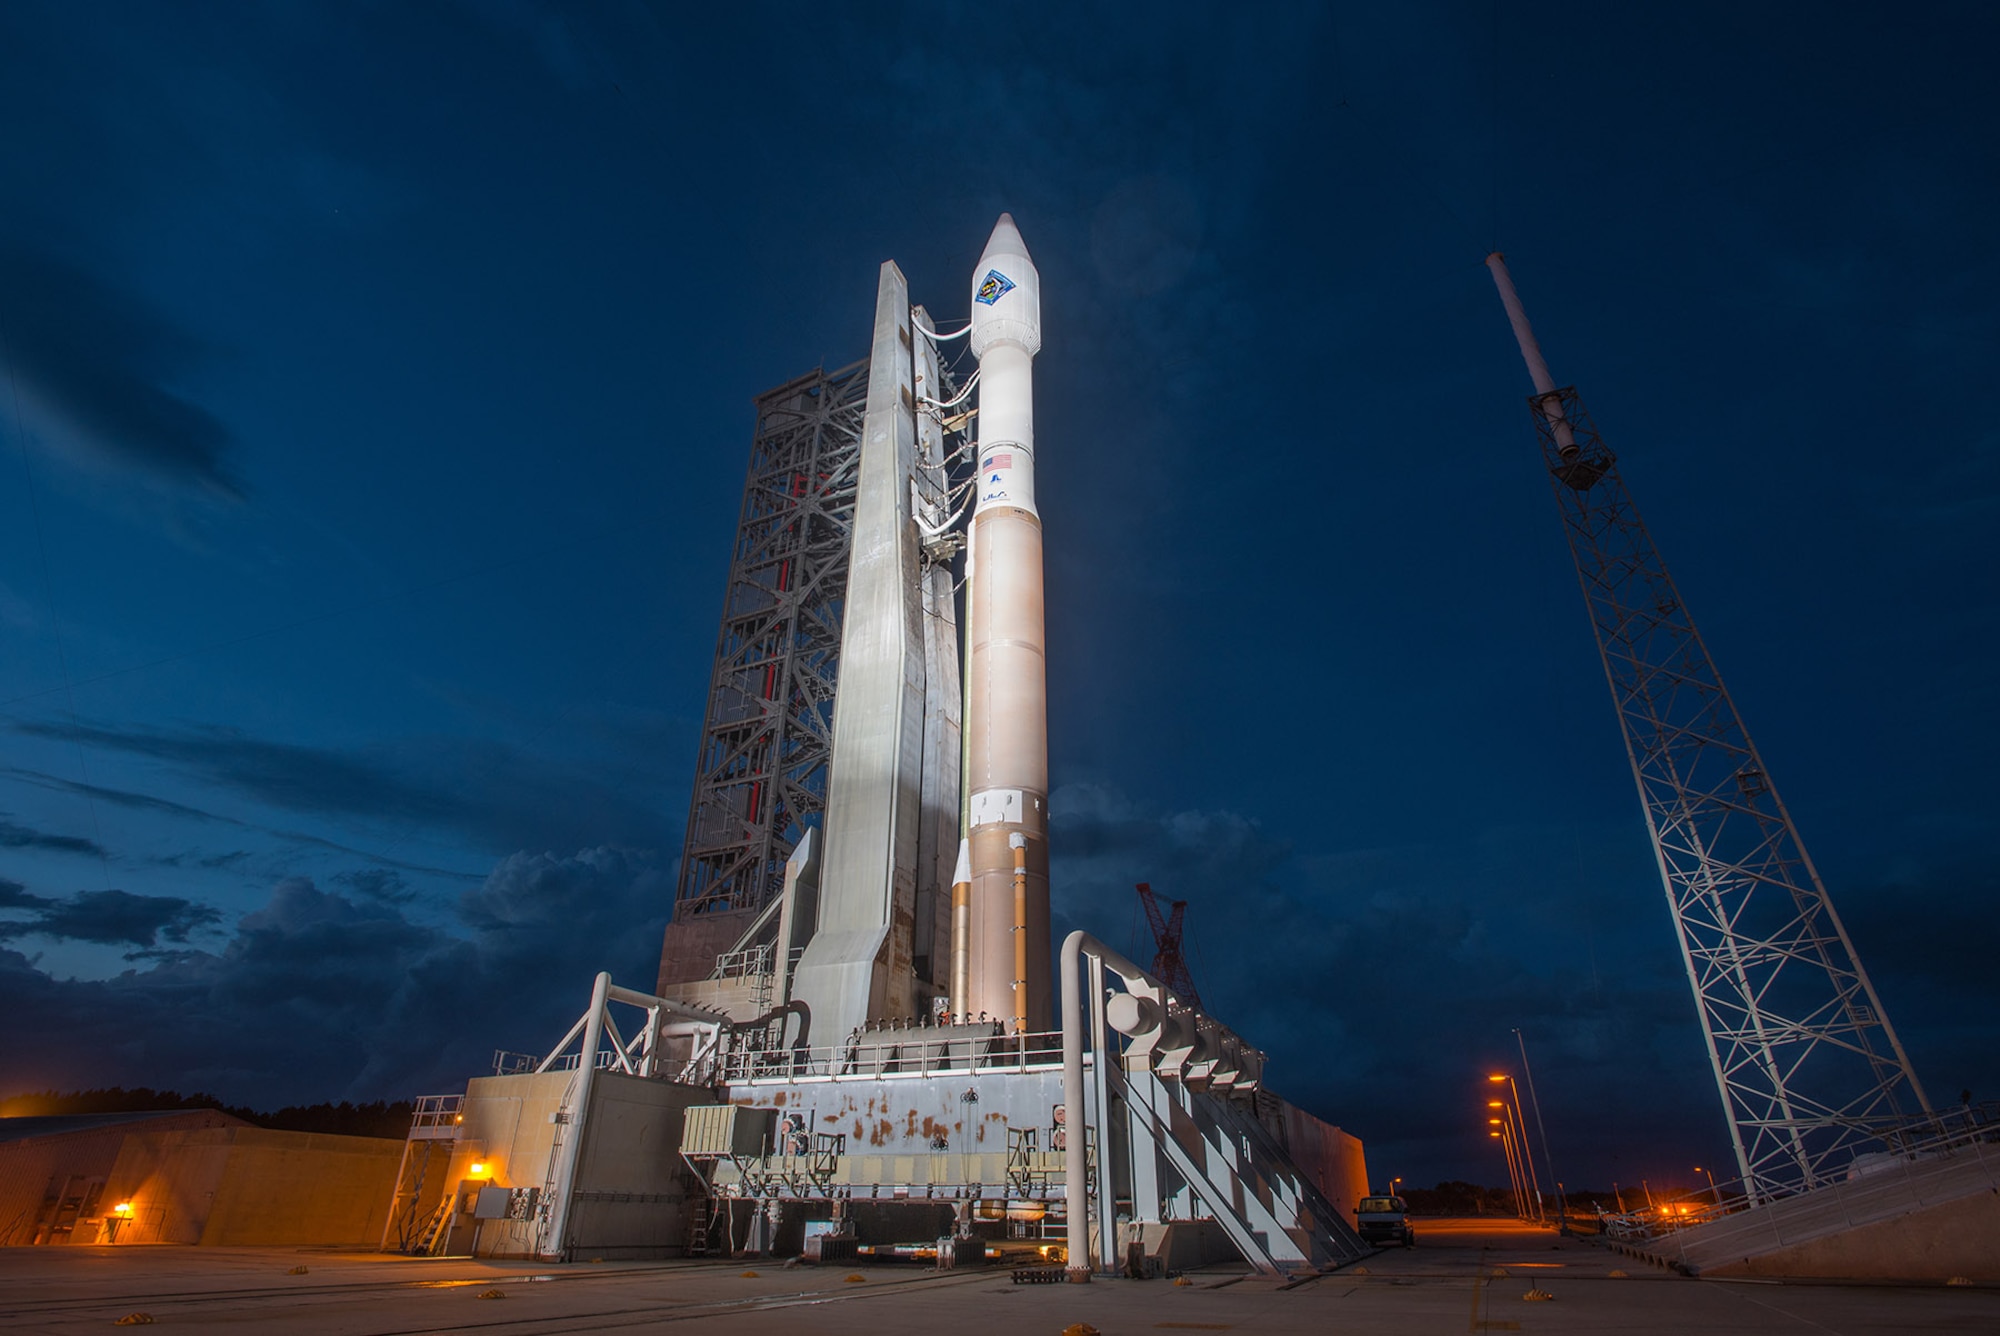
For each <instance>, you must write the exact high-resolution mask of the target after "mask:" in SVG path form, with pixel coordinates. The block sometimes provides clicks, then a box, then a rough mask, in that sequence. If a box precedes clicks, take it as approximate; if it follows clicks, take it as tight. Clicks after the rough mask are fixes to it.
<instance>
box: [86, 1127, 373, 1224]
mask: <svg viewBox="0 0 2000 1336" xmlns="http://www.w3.org/2000/svg"><path fill="white" fill-rule="evenodd" d="M402 1155H403V1143H402V1142H400V1141H391V1140H388V1139H387V1138H383V1137H347V1136H328V1135H322V1134H318V1133H310V1132H270V1131H265V1130H264V1129H262V1128H257V1127H227V1128H210V1129H206V1130H202V1131H184V1132H144V1133H138V1134H135V1135H132V1136H129V1137H127V1138H126V1139H125V1145H124V1147H123V1149H122V1150H121V1151H120V1152H119V1156H118V1164H117V1167H116V1168H115V1169H114V1170H113V1172H112V1175H111V1185H112V1187H113V1188H114V1189H116V1190H117V1192H118V1194H119V1195H120V1197H121V1198H122V1199H127V1200H130V1201H131V1203H132V1206H133V1217H132V1219H131V1221H130V1222H129V1223H128V1224H127V1225H126V1226H125V1227H124V1228H122V1229H121V1230H120V1232H119V1237H118V1242H120V1243H199V1244H204V1245H207V1246H210V1247H265V1246H271V1245H279V1244H292V1245H320V1246H329V1247H361V1246H365V1247H371V1248H372V1247H374V1246H375V1245H376V1244H377V1243H378V1242H379V1241H380V1239H381V1237H382V1225H383V1223H384V1221H385V1219H386V1218H387V1216H388V1211H389V1198H390V1194H391V1192H392V1191H393V1189H394V1188H395V1184H396V1166H397V1164H398V1162H399V1161H400V1160H401V1159H402Z"/></svg>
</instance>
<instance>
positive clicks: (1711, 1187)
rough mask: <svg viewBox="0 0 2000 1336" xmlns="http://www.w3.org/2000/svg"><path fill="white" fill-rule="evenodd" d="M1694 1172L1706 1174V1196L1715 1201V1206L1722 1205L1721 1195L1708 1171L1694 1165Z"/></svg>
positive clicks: (1713, 1177)
mask: <svg viewBox="0 0 2000 1336" xmlns="http://www.w3.org/2000/svg"><path fill="white" fill-rule="evenodd" d="M1694 1171H1695V1172H1696V1173H1698V1174H1706V1175H1707V1176H1708V1195H1709V1196H1710V1197H1713V1198H1714V1199H1715V1204H1716V1205H1717V1206H1720V1205H1722V1193H1721V1191H1720V1190H1719V1189H1718V1188H1717V1187H1716V1186H1715V1175H1714V1174H1710V1173H1709V1172H1708V1170H1706V1169H1704V1168H1702V1167H1701V1166H1700V1165H1696V1166H1695V1167H1694Z"/></svg>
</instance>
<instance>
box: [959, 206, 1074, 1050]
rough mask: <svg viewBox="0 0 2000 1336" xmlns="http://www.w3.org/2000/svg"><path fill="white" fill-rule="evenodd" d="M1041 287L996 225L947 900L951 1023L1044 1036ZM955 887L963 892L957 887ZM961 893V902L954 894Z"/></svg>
mask: <svg viewBox="0 0 2000 1336" xmlns="http://www.w3.org/2000/svg"><path fill="white" fill-rule="evenodd" d="M1041 346H1042V283H1041V275H1040V274H1039V273H1037V272H1036V270H1035V262H1034V261H1033V260H1031V259H1029V258H1028V247H1027V245H1026V244H1025V243H1024V242H1023V241H1022V240H1021V233H1020V232H1019V230H1018V229H1016V228H1015V226H1014V219H1013V217H1012V216H1011V215H1009V214H1004V213H1003V214H1001V215H1000V221H999V222H998V223H997V224H995V225H994V228H993V235H992V236H991V237H990V238H989V239H988V240H987V242H986V252H985V254H983V255H981V256H980V257H979V264H978V267H977V268H976V269H975V270H974V271H973V275H972V341H971V347H972V355H973V356H974V357H976V358H978V359H979V415H978V417H977V418H976V419H975V420H976V421H977V422H978V424H979V441H978V446H977V449H978V454H977V456H976V462H977V464H978V466H979V475H978V490H977V497H978V500H977V502H976V504H975V506H974V508H973V512H972V528H971V535H970V544H969V546H970V555H969V556H968V557H967V569H966V589H967V596H966V607H967V614H968V616H967V620H968V622H969V623H970V625H969V627H968V634H969V637H970V643H971V654H970V656H969V658H970V662H969V663H968V665H967V676H966V713H965V729H966V740H967V743H966V760H967V773H966V788H967V809H966V839H967V845H968V847H967V850H966V851H965V856H964V857H962V859H961V867H962V868H964V869H965V871H961V873H960V874H959V876H960V879H961V884H960V885H959V886H958V887H955V888H954V900H955V902H956V903H954V906H953V910H954V913H953V917H954V920H955V922H954V929H955V933H957V934H962V935H961V936H960V937H959V940H960V941H961V942H963V947H962V948H961V949H955V950H954V952H953V957H954V960H953V964H954V970H953V979H952V1009H953V1010H954V1011H956V1012H957V1013H958V1014H960V1015H962V1016H973V1017H976V1016H978V1015H980V1014H981V1013H984V1014H985V1015H986V1016H987V1017H989V1018H992V1019H997V1020H1002V1021H1005V1022H1006V1023H1007V1029H1008V1031H1009V1032H1010V1033H1012V1032H1019V1031H1028V1032H1036V1033H1039V1032H1044V1031H1046V1030H1048V1029H1049V1026H1050V1023H1051V1011H1052V1005H1051V998H1050V996H1049V989H1050V980H1049V845H1048V795H1049V737H1048V684H1047V671H1046V667H1045V664H1044V659H1043V646H1042V521H1041V516H1040V515H1039V514H1037V513H1036V511H1035V390H1034V362H1035V354H1036V353H1037V352H1039V351H1040V350H1041ZM966 883H969V887H968V885H967V884H966ZM968 891H969V893H968Z"/></svg>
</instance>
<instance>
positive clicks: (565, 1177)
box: [542, 971, 624, 1262]
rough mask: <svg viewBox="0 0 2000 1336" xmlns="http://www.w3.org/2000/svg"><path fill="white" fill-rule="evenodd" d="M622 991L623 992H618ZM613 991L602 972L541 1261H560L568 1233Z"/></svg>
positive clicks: (579, 1065) (580, 1059) (587, 1019)
mask: <svg viewBox="0 0 2000 1336" xmlns="http://www.w3.org/2000/svg"><path fill="white" fill-rule="evenodd" d="M618 991H619V992H623V991H624V990H623V989H619V990H618ZM611 992H612V987H611V975H610V974H609V973H608V972H605V971H600V972H599V973H598V976H597V981H596V982H595V983H593V984H592V985H591V988H590V1012H589V1014H588V1015H586V1016H585V1017H584V1024H583V1049H582V1053H581V1055H580V1056H579V1057H578V1059H577V1067H576V1093H575V1095H574V1096H573V1097H572V1098H571V1100H570V1110H569V1128H568V1132H569V1135H568V1136H565V1137H564V1138H563V1144H562V1151H561V1158H560V1159H559V1160H558V1161H557V1162H556V1174H555V1189H556V1193H555V1196H556V1199H555V1203H554V1205H553V1206H551V1207H550V1211H549V1232H548V1242H547V1243H546V1244H544V1245H543V1252H542V1260H544V1261H549V1262H554V1261H560V1260H561V1259H562V1257H563V1252H564V1247H565V1244H564V1239H563V1235H564V1234H566V1233H567V1232H568V1231H569V1208H570V1198H571V1197H572V1196H573V1195H575V1190H576V1166H577V1164H578V1162H579V1159H580V1156H581V1153H582V1150H583V1132H584V1127H585V1123H586V1115H587V1114H588V1113H589V1111H590V1088H591V1086H592V1084H593V1083H594V1081H595V1078H596V1075H597V1044H598V1040H599V1038H600V1037H601V1036H602V1035H603V1033H604V1004H605V1001H606V1000H607V999H608V997H609V996H610V994H611Z"/></svg>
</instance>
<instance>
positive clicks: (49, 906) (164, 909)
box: [0, 883, 222, 948]
mask: <svg viewBox="0 0 2000 1336" xmlns="http://www.w3.org/2000/svg"><path fill="white" fill-rule="evenodd" d="M0 909H30V910H33V911H34V917H32V918H28V919H7V920H0V940H11V939H13V938H16V937H28V936H35V937H54V938H58V939H62V940H67V941H73V942H96V943H98V944H100V945H104V946H133V947H139V948H147V947H152V946H156V945H157V944H158V943H159V942H160V940H161V939H162V938H164V939H165V940H167V941H169V942H179V943H185V942H186V941H187V939H188V934H189V933H191V932H193V931H194V930H195V929H197V928H205V927H209V926H211V925H213V924H216V923H219V922H221V921H222V915H221V914H220V913H218V912H217V911H216V910H215V909H213V908H211V907H209V906H208V905H203V904H196V903H195V902H194V901H191V900H183V899H181V898H179V897H178V896H167V895H133V894H131V893H130V892H129V891H119V890H110V891H79V892H78V893H77V894H75V895H72V896H67V897H65V898H63V899H60V900H55V899H49V898H47V897H44V896H39V895H30V894H28V893H26V892H25V891H24V890H22V888H21V887H20V886H18V885H15V884H13V883H8V884H7V886H6V887H0Z"/></svg>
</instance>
